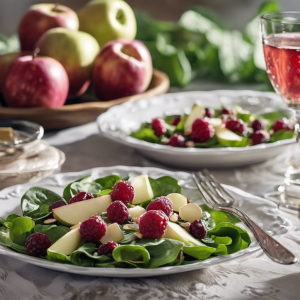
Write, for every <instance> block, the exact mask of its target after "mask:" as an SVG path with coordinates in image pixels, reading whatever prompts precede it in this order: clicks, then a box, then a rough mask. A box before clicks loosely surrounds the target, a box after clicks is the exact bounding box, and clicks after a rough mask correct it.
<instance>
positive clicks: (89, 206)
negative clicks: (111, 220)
mask: <svg viewBox="0 0 300 300" xmlns="http://www.w3.org/2000/svg"><path fill="white" fill-rule="evenodd" d="M111 203H112V200H111V197H110V195H105V196H100V197H96V198H93V199H89V200H84V201H80V202H75V203H72V204H69V205H65V206H61V207H58V208H55V209H53V211H52V213H53V217H54V218H55V219H56V220H57V221H59V222H60V223H62V224H64V225H67V226H72V225H76V224H78V223H79V222H83V221H84V220H86V219H88V218H90V217H91V216H93V215H95V214H100V213H102V212H104V211H106V209H107V207H108V206H109V204H111Z"/></svg>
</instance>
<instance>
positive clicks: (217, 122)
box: [207, 118, 222, 129]
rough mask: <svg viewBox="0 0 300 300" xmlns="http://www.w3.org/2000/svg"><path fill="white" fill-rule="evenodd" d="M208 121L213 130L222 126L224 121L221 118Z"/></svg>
mask: <svg viewBox="0 0 300 300" xmlns="http://www.w3.org/2000/svg"><path fill="white" fill-rule="evenodd" d="M207 121H208V122H209V123H210V124H211V125H212V127H213V128H215V129H216V128H217V127H220V126H222V119H220V118H210V119H207Z"/></svg>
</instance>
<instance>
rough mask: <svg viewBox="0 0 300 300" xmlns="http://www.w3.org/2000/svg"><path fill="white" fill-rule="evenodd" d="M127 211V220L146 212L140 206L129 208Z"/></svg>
mask: <svg viewBox="0 0 300 300" xmlns="http://www.w3.org/2000/svg"><path fill="white" fill-rule="evenodd" d="M128 210H129V219H134V218H138V217H139V216H141V215H142V214H143V213H144V212H146V209H145V208H143V207H141V206H136V207H131V208H129V209H128Z"/></svg>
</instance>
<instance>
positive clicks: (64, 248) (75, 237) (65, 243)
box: [48, 228, 81, 255]
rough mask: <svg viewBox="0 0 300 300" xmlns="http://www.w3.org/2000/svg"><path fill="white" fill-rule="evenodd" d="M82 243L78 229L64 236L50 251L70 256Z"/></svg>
mask: <svg viewBox="0 0 300 300" xmlns="http://www.w3.org/2000/svg"><path fill="white" fill-rule="evenodd" d="M80 243H81V235H80V232H79V228H76V229H74V230H71V231H69V232H68V233H66V234H65V235H64V236H62V237H61V238H60V239H59V240H57V241H56V242H55V243H54V244H53V245H51V246H50V247H49V248H48V250H50V251H54V252H58V253H62V254H64V255H70V254H71V253H72V252H73V251H75V250H76V249H77V248H78V247H79V245H80Z"/></svg>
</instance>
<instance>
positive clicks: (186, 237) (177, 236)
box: [162, 222, 203, 246]
mask: <svg viewBox="0 0 300 300" xmlns="http://www.w3.org/2000/svg"><path fill="white" fill-rule="evenodd" d="M162 238H167V239H173V240H177V241H181V242H184V243H185V244H186V245H187V246H203V244H202V243H201V242H200V241H198V240H196V239H195V238H194V237H192V236H191V235H190V234H189V233H188V232H187V231H186V230H185V229H183V228H182V227H181V226H180V225H178V224H176V223H172V222H169V224H168V227H167V230H166V232H165V233H164V234H163V236H162Z"/></svg>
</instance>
